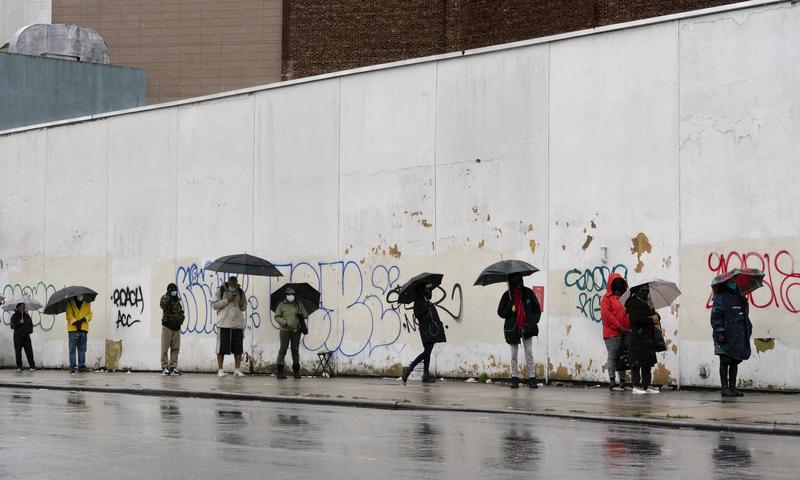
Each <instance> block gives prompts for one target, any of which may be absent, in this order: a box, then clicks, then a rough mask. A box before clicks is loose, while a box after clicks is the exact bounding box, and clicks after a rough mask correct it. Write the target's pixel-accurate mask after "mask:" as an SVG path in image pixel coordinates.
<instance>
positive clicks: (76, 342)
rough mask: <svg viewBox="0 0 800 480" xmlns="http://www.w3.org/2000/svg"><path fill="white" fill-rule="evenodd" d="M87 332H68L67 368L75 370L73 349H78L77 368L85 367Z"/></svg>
mask: <svg viewBox="0 0 800 480" xmlns="http://www.w3.org/2000/svg"><path fill="white" fill-rule="evenodd" d="M88 336H89V334H88V333H87V332H69V369H70V370H75V363H76V362H75V351H76V350H77V351H78V359H77V364H78V368H86V338H87V337H88Z"/></svg>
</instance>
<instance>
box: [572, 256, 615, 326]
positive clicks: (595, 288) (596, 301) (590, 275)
mask: <svg viewBox="0 0 800 480" xmlns="http://www.w3.org/2000/svg"><path fill="white" fill-rule="evenodd" d="M612 273H619V274H621V275H622V276H623V277H624V278H625V279H626V280H627V279H628V267H626V266H625V265H623V264H621V263H620V264H617V265H615V266H614V267H612V268H609V267H607V266H605V265H598V266H596V267H594V268H587V269H584V270H580V269H577V268H573V269H572V270H569V271H568V272H567V273H566V274H565V275H564V285H565V286H566V287H567V288H576V289H577V290H578V292H580V293H579V294H578V305H577V306H576V307H575V308H577V310H578V311H579V312H581V315H583V316H584V317H586V318H589V319H591V320H592V321H594V322H597V323H600V322H601V321H602V320H603V319H602V317H601V315H600V300H601V299H602V297H603V294H604V293H605V291H606V287H607V285H608V277H609V276H610V275H611V274H612Z"/></svg>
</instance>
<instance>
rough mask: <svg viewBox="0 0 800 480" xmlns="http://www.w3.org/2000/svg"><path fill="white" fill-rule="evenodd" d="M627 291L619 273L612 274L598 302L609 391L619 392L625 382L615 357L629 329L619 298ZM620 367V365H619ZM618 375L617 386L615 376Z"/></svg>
mask: <svg viewBox="0 0 800 480" xmlns="http://www.w3.org/2000/svg"><path fill="white" fill-rule="evenodd" d="M627 289H628V282H626V281H625V278H624V277H623V276H622V275H620V274H619V273H612V274H611V275H609V277H608V285H607V286H606V294H605V295H603V298H602V300H600V316H601V318H602V320H603V340H604V341H605V342H606V350H608V362H607V365H608V378H609V379H610V380H611V386H610V387H609V390H611V391H620V390H622V384H623V382H624V380H625V370H624V369H620V368H618V367H617V357H618V356H619V351H620V349H621V348H622V339H623V337H624V336H625V334H626V333H628V330H630V328H631V322H630V320H629V319H628V314H627V313H626V312H625V306H624V305H622V303H620V301H619V297H620V296H622V294H623V293H625V291H626V290H627ZM620 366H621V365H620ZM617 373H619V384H618V383H617V379H616V374H617Z"/></svg>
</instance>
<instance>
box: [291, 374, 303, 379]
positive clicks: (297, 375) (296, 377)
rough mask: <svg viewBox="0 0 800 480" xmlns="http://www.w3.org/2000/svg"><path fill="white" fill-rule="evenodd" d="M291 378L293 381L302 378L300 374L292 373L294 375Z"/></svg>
mask: <svg viewBox="0 0 800 480" xmlns="http://www.w3.org/2000/svg"><path fill="white" fill-rule="evenodd" d="M292 376H293V377H294V378H295V380H300V379H301V378H303V376H302V375H300V372H294V375H292Z"/></svg>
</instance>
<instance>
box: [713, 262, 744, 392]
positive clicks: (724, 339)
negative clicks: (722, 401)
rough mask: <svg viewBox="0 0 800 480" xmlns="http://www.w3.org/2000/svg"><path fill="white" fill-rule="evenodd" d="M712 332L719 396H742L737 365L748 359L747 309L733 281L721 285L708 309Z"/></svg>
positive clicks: (742, 296)
mask: <svg viewBox="0 0 800 480" xmlns="http://www.w3.org/2000/svg"><path fill="white" fill-rule="evenodd" d="M711 331H712V335H711V336H712V340H713V341H714V354H716V355H718V356H719V377H720V383H721V386H722V388H721V390H720V394H721V395H722V396H723V397H741V396H743V394H742V392H740V391H739V390H738V389H737V388H736V375H737V374H738V373H739V364H740V363H742V360H747V359H748V358H750V354H751V350H750V336H751V335H752V334H753V324H752V323H750V305H749V304H748V303H747V297H745V296H744V295H742V292H741V291H740V290H739V287H738V286H737V285H736V280H735V278H734V279H733V280H731V281H729V282H727V283H725V284H723V285H720V286H719V287H718V288H717V290H716V292H715V294H714V303H713V304H712V306H711Z"/></svg>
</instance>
